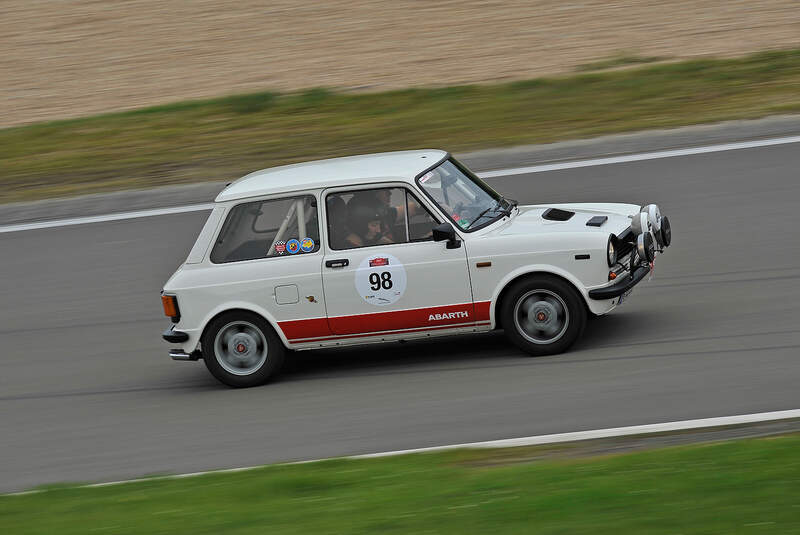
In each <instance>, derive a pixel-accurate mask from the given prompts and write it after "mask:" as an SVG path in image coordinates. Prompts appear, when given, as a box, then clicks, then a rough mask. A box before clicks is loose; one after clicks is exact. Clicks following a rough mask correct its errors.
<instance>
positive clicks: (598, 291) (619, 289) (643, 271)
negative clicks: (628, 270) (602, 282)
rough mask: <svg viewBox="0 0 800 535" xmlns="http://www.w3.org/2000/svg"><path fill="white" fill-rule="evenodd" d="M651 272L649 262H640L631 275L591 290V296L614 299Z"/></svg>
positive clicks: (600, 298) (598, 298) (593, 297)
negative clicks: (609, 284)
mask: <svg viewBox="0 0 800 535" xmlns="http://www.w3.org/2000/svg"><path fill="white" fill-rule="evenodd" d="M648 273H650V266H649V265H648V264H640V265H639V266H637V267H636V268H635V269H634V270H633V273H632V274H631V275H630V276H629V277H624V278H623V279H622V280H620V281H617V282H615V283H614V284H612V285H611V286H606V287H604V288H595V289H594V290H589V297H590V298H592V299H597V300H602V299H613V298H615V297H619V296H620V295H622V294H624V293H625V292H627V291H628V290H630V289H631V288H633V287H634V286H636V285H637V284H639V282H641V280H642V279H643V278H645V277H646V276H647V274H648Z"/></svg>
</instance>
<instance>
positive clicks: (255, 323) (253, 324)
mask: <svg viewBox="0 0 800 535" xmlns="http://www.w3.org/2000/svg"><path fill="white" fill-rule="evenodd" d="M200 343H201V346H202V351H203V361H204V362H205V364H206V367H207V368H208V371H210V372H211V374H212V375H213V376H214V377H216V378H217V379H218V380H219V381H221V382H222V383H225V384H226V385H228V386H234V387H240V388H241V387H248V386H256V385H260V384H263V383H265V382H266V381H267V380H268V379H269V378H270V377H271V376H273V375H274V374H275V373H277V372H278V371H279V370H280V369H281V366H282V365H283V359H284V355H285V349H284V347H283V344H282V343H281V341H280V339H279V338H278V335H277V334H275V331H273V330H272V328H271V327H270V326H269V324H268V323H267V322H266V321H264V320H263V319H262V318H261V317H260V316H258V315H256V314H253V313H252V312H245V311H242V312H230V313H228V314H223V315H222V316H219V317H217V318H215V319H214V320H212V321H211V323H209V324H208V327H207V328H206V330H205V333H203V337H202V339H201V341H200Z"/></svg>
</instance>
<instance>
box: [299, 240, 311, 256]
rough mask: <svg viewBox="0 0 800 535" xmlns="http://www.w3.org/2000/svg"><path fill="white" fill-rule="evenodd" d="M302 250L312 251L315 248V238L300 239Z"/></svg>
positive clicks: (305, 251)
mask: <svg viewBox="0 0 800 535" xmlns="http://www.w3.org/2000/svg"><path fill="white" fill-rule="evenodd" d="M300 250H302V251H303V252H304V253H310V252H311V251H313V250H314V240H313V239H312V238H303V239H302V240H300Z"/></svg>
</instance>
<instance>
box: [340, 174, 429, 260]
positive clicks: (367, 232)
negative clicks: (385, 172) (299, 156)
mask: <svg viewBox="0 0 800 535" xmlns="http://www.w3.org/2000/svg"><path fill="white" fill-rule="evenodd" d="M325 203H326V211H327V214H328V236H329V239H330V246H331V249H336V250H342V249H354V248H357V247H370V246H373V245H388V244H393V243H408V242H409V241H419V240H426V239H428V238H429V237H430V234H431V229H432V228H433V227H434V226H436V221H435V220H434V219H433V217H431V215H430V213H428V211H427V210H425V208H424V207H423V206H422V205H421V204H420V203H419V201H418V200H417V199H416V198H415V197H414V196H413V195H412V194H410V193H408V192H407V191H406V189H405V188H376V189H369V190H358V191H347V192H343V193H331V194H329V195H328V196H327V198H326V199H325Z"/></svg>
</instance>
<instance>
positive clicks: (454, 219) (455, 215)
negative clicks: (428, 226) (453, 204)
mask: <svg viewBox="0 0 800 535" xmlns="http://www.w3.org/2000/svg"><path fill="white" fill-rule="evenodd" d="M459 219H461V216H460V215H458V214H453V221H458V220H459Z"/></svg>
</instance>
